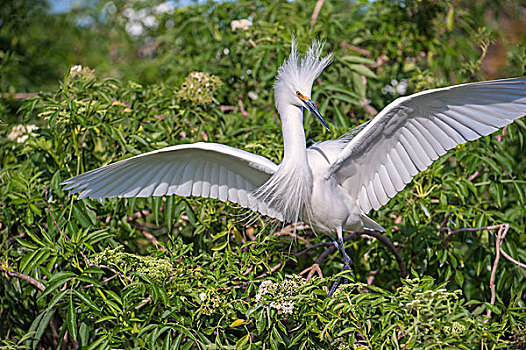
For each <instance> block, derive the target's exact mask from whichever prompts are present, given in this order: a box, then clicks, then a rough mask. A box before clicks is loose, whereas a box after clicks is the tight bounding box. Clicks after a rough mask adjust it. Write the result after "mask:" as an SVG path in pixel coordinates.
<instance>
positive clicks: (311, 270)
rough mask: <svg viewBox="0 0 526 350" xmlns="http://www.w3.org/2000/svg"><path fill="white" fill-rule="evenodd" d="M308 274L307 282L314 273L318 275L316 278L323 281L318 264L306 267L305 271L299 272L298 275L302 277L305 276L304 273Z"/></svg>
mask: <svg viewBox="0 0 526 350" xmlns="http://www.w3.org/2000/svg"><path fill="white" fill-rule="evenodd" d="M307 271H308V272H309V274H308V275H307V281H308V280H310V279H311V278H312V277H313V276H314V274H315V273H317V274H318V277H319V278H321V279H323V273H322V272H321V269H320V265H319V264H316V263H315V264H313V265H312V266H311V267H307V268H306V269H305V270H303V271H301V272H300V273H299V275H300V276H301V275H303V274H305V273H306V272H307Z"/></svg>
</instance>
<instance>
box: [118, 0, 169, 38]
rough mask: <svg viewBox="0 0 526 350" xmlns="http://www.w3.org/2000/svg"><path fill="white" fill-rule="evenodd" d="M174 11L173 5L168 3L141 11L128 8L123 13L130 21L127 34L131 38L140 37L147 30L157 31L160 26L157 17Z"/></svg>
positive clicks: (127, 24)
mask: <svg viewBox="0 0 526 350" xmlns="http://www.w3.org/2000/svg"><path fill="white" fill-rule="evenodd" d="M173 10H174V8H173V5H172V4H171V3H170V2H168V1H165V2H163V3H161V4H159V5H157V6H154V7H153V8H143V9H140V10H135V9H134V8H132V7H127V8H125V9H124V10H123V11H122V15H123V16H124V17H125V18H126V19H127V20H128V21H127V23H126V32H127V33H128V34H129V35H131V36H140V35H142V34H143V33H144V30H145V29H146V28H154V29H155V28H157V26H158V25H159V22H158V20H157V17H156V16H159V15H162V14H164V13H170V12H173Z"/></svg>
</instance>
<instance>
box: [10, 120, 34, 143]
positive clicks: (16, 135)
mask: <svg viewBox="0 0 526 350" xmlns="http://www.w3.org/2000/svg"><path fill="white" fill-rule="evenodd" d="M36 129H38V127H37V126H36V125H34V124H28V125H23V124H20V125H15V126H13V128H12V129H11V132H10V133H9V135H7V138H8V139H9V140H12V141H14V140H16V142H18V143H22V142H25V141H26V140H27V138H28V137H29V135H35V134H34V133H33V131H34V130H36Z"/></svg>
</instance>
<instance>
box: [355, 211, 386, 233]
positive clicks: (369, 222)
mask: <svg viewBox="0 0 526 350" xmlns="http://www.w3.org/2000/svg"><path fill="white" fill-rule="evenodd" d="M360 216H361V218H362V224H363V227H364V228H367V229H369V230H373V231H377V232H385V228H383V227H382V225H380V224H379V223H377V222H376V221H374V220H373V219H371V218H370V217H368V216H367V215H365V214H361V215H360Z"/></svg>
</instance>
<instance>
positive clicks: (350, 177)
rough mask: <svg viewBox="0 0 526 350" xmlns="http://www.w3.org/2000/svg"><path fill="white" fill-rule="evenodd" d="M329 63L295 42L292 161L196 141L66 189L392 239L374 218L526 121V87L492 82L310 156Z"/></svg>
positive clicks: (278, 96)
mask: <svg viewBox="0 0 526 350" xmlns="http://www.w3.org/2000/svg"><path fill="white" fill-rule="evenodd" d="M330 62H331V55H328V56H326V57H321V45H320V44H319V43H314V44H313V45H312V46H311V47H310V48H309V50H308V52H307V53H306V55H305V56H304V57H300V56H299V55H298V53H297V50H296V47H295V43H294V42H293V43H292V50H291V54H290V56H289V58H288V59H287V60H286V61H285V62H284V63H283V65H282V66H281V67H280V68H279V70H278V74H277V79H276V82H275V84H274V97H275V100H276V107H277V109H278V112H279V114H280V117H281V123H282V131H283V147H284V155H283V161H282V162H281V164H279V165H276V164H275V163H273V162H272V161H270V160H269V159H267V158H264V157H261V156H258V155H255V154H252V153H249V152H246V151H242V150H239V149H236V148H232V147H229V146H226V145H222V144H217V143H204V142H198V143H194V144H185V145H178V146H172V147H166V148H163V149H160V150H157V151H153V152H149V153H146V154H142V155H138V156H135V157H132V158H129V159H126V160H123V161H120V162H117V163H114V164H110V165H107V166H105V167H102V168H99V169H96V170H92V171H89V172H87V173H84V174H81V175H78V176H75V177H73V178H71V179H69V180H67V181H64V182H63V184H65V185H67V186H66V187H65V189H71V190H73V192H80V195H79V198H84V197H89V198H107V197H148V196H168V195H173V194H176V195H179V196H201V197H209V198H218V199H219V200H221V201H230V202H234V203H237V204H239V205H240V206H242V207H245V208H250V209H252V210H254V211H257V212H259V213H261V214H264V215H267V216H270V217H273V218H276V219H279V220H281V221H284V222H296V221H298V220H301V221H304V222H307V223H309V224H310V225H311V226H312V227H313V228H314V230H315V231H317V232H320V233H326V234H329V235H335V236H336V237H337V238H338V242H336V241H335V245H337V246H338V244H340V247H338V248H339V249H340V251H342V254H344V258H345V262H346V264H345V265H348V262H349V260H350V259H348V257H347V254H345V251H344V250H343V240H342V239H343V232H344V231H347V230H352V231H359V230H363V229H364V228H366V229H371V230H378V231H385V230H384V229H383V228H382V226H380V225H379V224H377V223H376V222H374V221H373V220H372V219H370V218H368V217H367V216H366V214H367V213H368V212H369V211H370V210H371V209H375V210H376V209H378V208H380V207H381V206H382V205H384V204H386V203H387V202H388V201H389V199H390V198H393V197H394V196H395V195H396V194H397V193H398V192H399V191H401V190H402V189H403V188H404V187H405V186H406V185H407V184H408V183H409V182H410V181H411V179H412V178H413V177H414V176H415V175H416V174H417V173H418V172H420V171H423V170H425V169H426V168H427V167H428V166H429V165H430V164H431V163H432V162H433V161H434V160H436V159H437V158H438V157H439V156H441V155H443V154H445V153H446V152H447V151H448V150H449V149H452V148H454V147H455V146H457V145H459V144H463V143H465V142H467V141H473V140H476V139H478V138H479V137H481V136H485V135H489V134H491V133H492V132H494V131H497V130H498V129H499V128H501V127H503V126H505V125H507V124H509V123H511V122H512V121H513V120H514V119H517V118H520V117H522V116H523V115H525V114H526V78H524V77H522V78H513V79H504V80H494V81H484V82H478V83H470V84H461V85H456V86H450V87H446V88H440V89H433V90H428V91H423V92H420V93H416V94H414V95H411V96H407V97H400V98H398V99H396V100H395V101H393V102H392V103H390V104H389V105H388V106H387V107H385V108H384V109H383V110H382V111H381V112H380V113H379V114H378V115H377V116H376V117H375V118H374V119H372V120H371V121H370V122H369V123H366V124H363V125H361V126H359V127H358V128H355V129H353V130H352V131H351V132H350V133H348V134H345V135H343V136H342V137H340V138H338V139H336V140H329V141H323V142H318V143H315V144H314V145H312V146H310V147H307V146H306V141H305V132H304V129H303V109H304V108H307V109H308V110H309V111H310V112H312V113H313V114H314V115H315V116H316V117H317V118H318V120H319V121H320V122H321V123H322V124H323V125H324V126H325V128H327V130H329V127H328V126H327V123H326V122H325V120H324V119H323V117H322V116H321V115H320V113H319V112H318V110H317V108H316V107H315V105H314V103H313V101H312V100H311V99H310V98H309V96H310V95H311V89H312V84H313V82H314V81H315V79H316V78H317V77H318V76H319V75H320V74H321V72H322V71H323V69H324V68H325V67H326V66H327V65H328V64H329V63H330Z"/></svg>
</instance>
